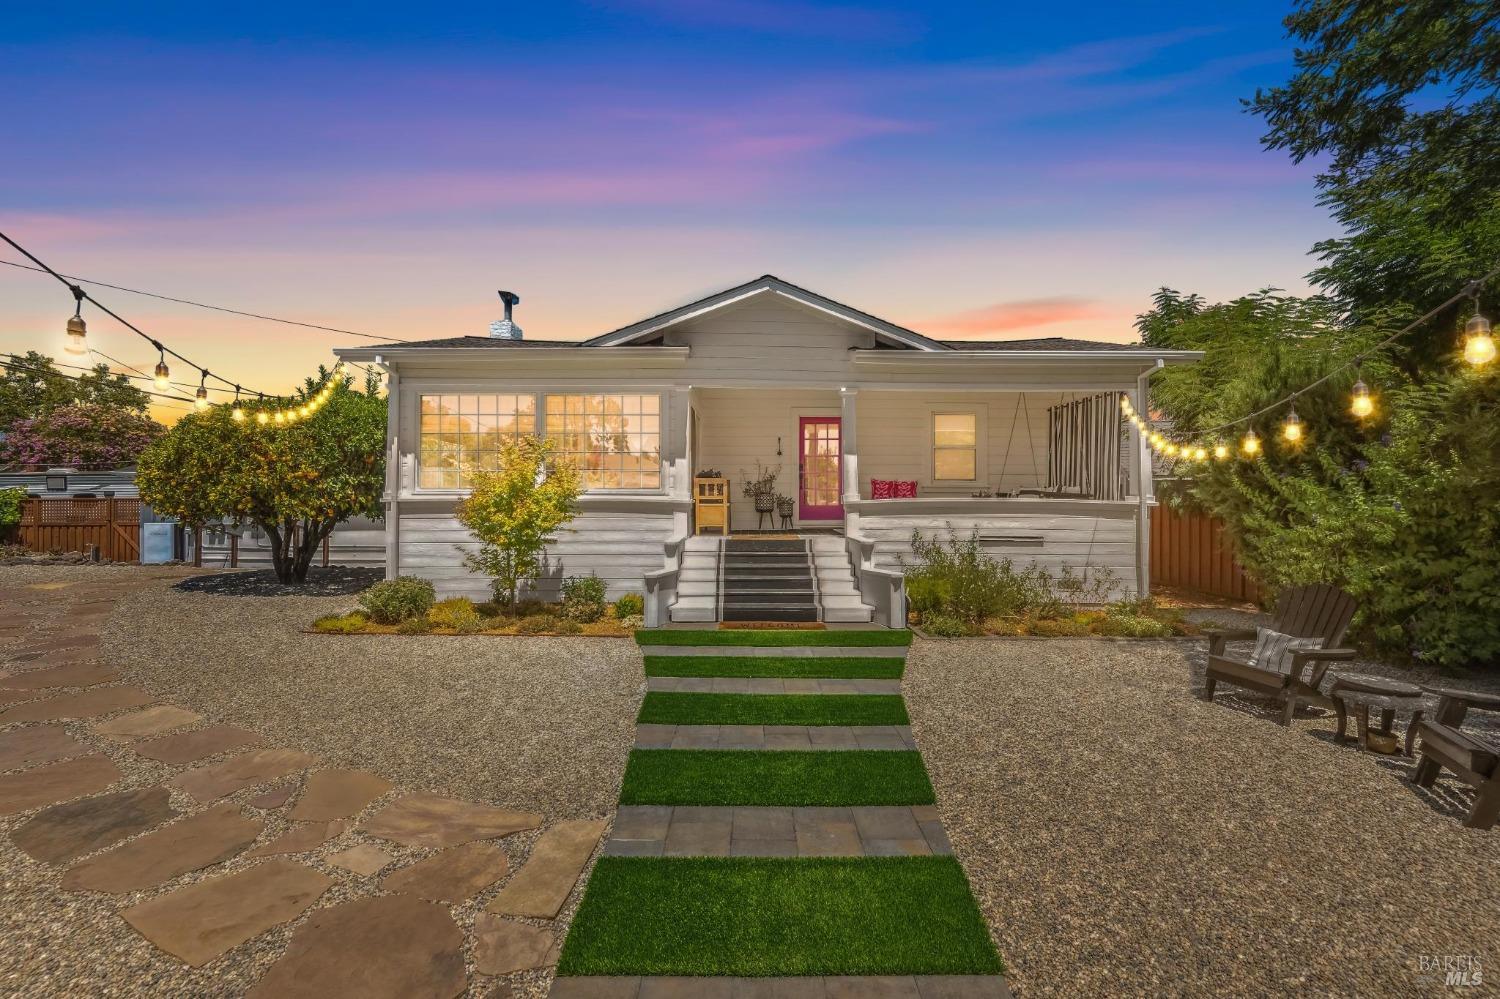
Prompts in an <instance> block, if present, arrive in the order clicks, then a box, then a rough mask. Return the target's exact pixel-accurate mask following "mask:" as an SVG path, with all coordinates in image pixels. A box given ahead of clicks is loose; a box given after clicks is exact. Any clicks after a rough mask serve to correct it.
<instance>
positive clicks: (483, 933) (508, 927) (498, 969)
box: [474, 914, 557, 975]
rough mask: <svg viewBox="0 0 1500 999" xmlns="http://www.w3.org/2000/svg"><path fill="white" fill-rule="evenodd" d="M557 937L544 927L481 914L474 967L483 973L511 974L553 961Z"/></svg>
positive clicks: (476, 922)
mask: <svg viewBox="0 0 1500 999" xmlns="http://www.w3.org/2000/svg"><path fill="white" fill-rule="evenodd" d="M556 947H557V939H556V937H555V936H554V935H553V933H552V931H551V930H549V929H546V928H545V927H541V926H532V925H530V924H528V923H518V922H514V921H512V920H509V919H502V918H500V917H499V916H491V915H486V914H480V916H479V918H478V919H476V920H474V966H475V967H476V968H477V969H479V973H480V974H482V975H508V974H511V973H512V972H516V971H530V970H532V969H533V968H544V967H546V966H547V965H549V964H551V963H553V961H554V960H555V959H556V958H555V950H556Z"/></svg>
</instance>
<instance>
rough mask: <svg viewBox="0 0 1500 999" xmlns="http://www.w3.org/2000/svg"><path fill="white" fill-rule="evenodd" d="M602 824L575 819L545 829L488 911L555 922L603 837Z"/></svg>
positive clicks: (592, 820) (595, 820) (601, 820)
mask: <svg viewBox="0 0 1500 999" xmlns="http://www.w3.org/2000/svg"><path fill="white" fill-rule="evenodd" d="M604 825H605V820H604V819H576V820H573V821H570V822H559V823H557V824H556V825H554V826H552V827H551V828H549V829H547V831H546V832H544V833H542V836H541V839H539V840H537V842H536V846H534V847H532V850H531V856H530V857H529V858H528V859H527V861H526V863H525V865H524V866H523V867H522V868H521V869H520V870H519V871H518V872H516V876H515V877H513V878H511V880H510V882H509V883H508V884H507V885H506V886H505V887H504V888H502V889H500V894H498V895H496V896H495V899H494V901H492V902H491V903H490V904H489V906H488V909H489V911H490V912H498V913H506V914H509V915H513V916H535V917H537V918H539V919H555V918H556V917H557V913H558V910H560V909H561V908H562V905H563V902H565V901H567V898H568V893H569V892H571V891H572V890H573V885H575V884H576V883H577V882H578V876H579V875H580V874H582V873H583V865H584V864H586V863H588V859H589V856H590V855H591V854H592V853H593V852H594V847H595V846H596V845H597V844H598V842H599V837H600V836H602V835H603V834H604Z"/></svg>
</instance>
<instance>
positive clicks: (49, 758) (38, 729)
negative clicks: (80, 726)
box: [0, 725, 88, 770]
mask: <svg viewBox="0 0 1500 999" xmlns="http://www.w3.org/2000/svg"><path fill="white" fill-rule="evenodd" d="M86 752H88V747H87V746H85V745H84V744H83V743H81V742H79V741H78V740H77V739H75V738H73V737H72V736H71V735H69V734H68V733H67V730H66V729H64V728H63V727H62V726H61V725H37V726H34V727H32V728H21V729H16V730H15V731H13V732H0V770H19V769H20V768H21V767H34V766H36V765H38V764H40V763H53V762H55V761H57V760H66V759H67V758H68V757H70V756H81V755H83V754H84V753H86Z"/></svg>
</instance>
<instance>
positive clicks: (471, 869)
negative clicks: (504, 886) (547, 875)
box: [380, 843, 510, 902]
mask: <svg viewBox="0 0 1500 999" xmlns="http://www.w3.org/2000/svg"><path fill="white" fill-rule="evenodd" d="M509 869H510V862H509V861H508V860H507V859H506V856H505V851H504V850H502V849H500V848H499V847H498V846H494V845H493V844H490V843H465V844H464V845H463V846H456V847H453V848H452V849H451V850H444V851H443V852H442V853H439V854H437V855H435V856H432V857H428V858H427V859H426V860H423V861H421V862H420V863H416V864H413V865H412V866H410V867H405V868H402V869H401V870H399V871H395V872H393V873H391V874H388V875H386V877H385V880H383V881H382V882H381V883H380V887H381V888H383V889H385V890H386V891H395V892H403V893H405V894H407V895H416V896H417V897H418V898H426V899H432V900H434V901H438V902H466V901H468V900H469V899H470V898H473V897H474V896H475V895H477V894H479V893H480V892H482V891H484V890H485V889H486V888H488V887H489V886H490V885H492V884H494V883H495V882H496V881H499V880H500V879H501V878H503V877H505V875H506V872H507V871H508V870H509Z"/></svg>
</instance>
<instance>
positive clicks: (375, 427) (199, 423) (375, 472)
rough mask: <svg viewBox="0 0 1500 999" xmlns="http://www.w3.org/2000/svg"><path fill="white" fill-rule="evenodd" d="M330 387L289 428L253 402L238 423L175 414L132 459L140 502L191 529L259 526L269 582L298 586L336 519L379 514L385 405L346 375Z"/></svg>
mask: <svg viewBox="0 0 1500 999" xmlns="http://www.w3.org/2000/svg"><path fill="white" fill-rule="evenodd" d="M334 384H335V390H334V392H333V394H332V395H330V396H329V397H328V401H327V403H326V404H325V405H324V406H323V407H322V408H321V409H319V410H318V411H317V412H316V413H314V414H313V415H312V416H310V417H308V418H305V419H302V420H299V421H297V422H296V423H292V424H290V425H278V424H274V423H272V424H260V423H258V422H257V421H256V419H255V414H256V411H257V408H258V407H259V406H261V405H262V404H260V403H255V404H247V405H246V406H245V411H246V413H247V414H248V418H247V419H246V420H244V421H243V422H235V421H234V420H233V419H232V417H231V415H230V408H229V407H228V406H214V407H213V408H211V409H209V410H208V411H207V412H203V413H192V414H189V415H188V416H185V417H183V418H182V419H181V420H180V421H178V423H177V425H176V426H174V427H172V428H171V430H169V431H167V433H166V434H165V435H164V436H163V437H162V438H161V439H160V440H159V441H157V442H156V443H155V444H153V445H152V446H151V447H149V448H148V449H147V450H146V452H145V453H144V454H142V455H141V458H140V462H139V471H138V473H137V476H136V481H137V483H138V484H139V485H140V489H141V497H142V498H143V499H144V500H145V501H146V502H147V503H149V504H150V505H151V506H152V507H153V508H154V509H156V510H157V511H158V512H161V513H164V514H167V515H168V516H171V517H176V518H177V519H178V520H180V521H182V522H183V523H185V524H188V525H190V526H194V527H201V526H202V525H204V524H206V523H208V522H210V521H214V520H221V519H229V520H234V521H238V522H245V521H249V522H252V523H255V524H257V525H259V526H260V528H261V529H262V530H264V531H265V532H266V535H267V537H269V538H270V540H271V562H272V565H273V566H274V567H275V569H276V577H277V578H278V579H280V580H281V581H282V582H283V583H294V582H295V583H300V582H303V581H305V580H306V579H307V570H308V568H309V567H310V566H311V565H312V559H313V556H314V554H316V552H317V551H318V548H319V546H320V545H322V543H323V539H324V538H326V537H328V535H329V534H330V533H332V531H333V528H334V527H335V526H336V525H337V524H338V523H339V522H340V521H342V520H347V519H348V518H349V517H353V516H360V515H363V516H367V517H379V516H380V514H381V506H380V494H381V491H382V489H383V488H384V486H385V459H384V452H385V415H386V406H385V402H384V401H383V400H381V399H379V398H377V397H376V396H375V395H374V393H373V392H370V393H359V392H355V391H353V390H352V389H351V388H350V387H349V381H348V379H347V378H340V379H338V380H336V381H335V383H334ZM304 398H306V394H304ZM284 405H285V401H284V400H282V401H280V402H277V401H270V400H268V401H267V402H266V403H265V404H264V406H265V408H266V409H267V410H268V411H269V410H272V409H275V408H278V407H279V406H284Z"/></svg>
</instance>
